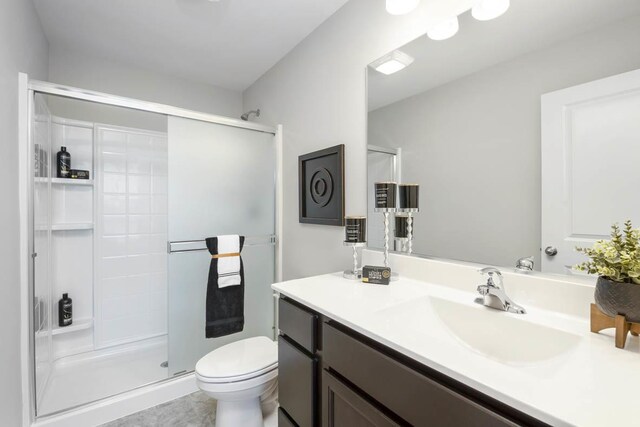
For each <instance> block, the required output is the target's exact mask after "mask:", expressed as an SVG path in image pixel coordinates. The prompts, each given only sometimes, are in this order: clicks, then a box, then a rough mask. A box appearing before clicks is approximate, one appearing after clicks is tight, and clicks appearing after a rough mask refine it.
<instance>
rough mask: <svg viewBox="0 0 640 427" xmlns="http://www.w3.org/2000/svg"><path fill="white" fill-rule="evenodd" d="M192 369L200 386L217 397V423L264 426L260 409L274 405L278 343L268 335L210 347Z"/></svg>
mask: <svg viewBox="0 0 640 427" xmlns="http://www.w3.org/2000/svg"><path fill="white" fill-rule="evenodd" d="M195 372H196V382H197V384H198V387H199V388H200V390H202V391H203V392H204V393H205V394H207V395H208V396H210V397H212V398H214V399H216V400H217V405H218V406H217V409H216V424H215V425H216V427H237V426H244V427H263V425H264V423H263V409H265V411H267V410H270V411H272V410H273V409H275V407H276V406H277V402H276V399H277V384H278V382H277V381H278V345H277V343H276V342H275V341H272V340H270V339H269V338H267V337H253V338H247V339H243V340H240V341H236V342H233V343H231V344H227V345H225V346H222V347H220V348H218V349H216V350H213V351H212V352H210V353H209V354H207V355H206V356H204V357H203V358H202V359H200V360H199V361H198V363H197V364H196V369H195ZM261 398H262V401H261ZM264 415H267V414H264Z"/></svg>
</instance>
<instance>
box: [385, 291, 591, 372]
mask: <svg viewBox="0 0 640 427" xmlns="http://www.w3.org/2000/svg"><path fill="white" fill-rule="evenodd" d="M383 311H384V314H383V316H384V317H385V320H386V322H387V325H389V326H391V327H393V328H402V329H405V330H407V329H409V330H408V332H410V333H411V334H413V335H414V336H415V337H417V338H419V337H420V336H421V335H422V336H425V338H426V335H430V336H432V335H433V334H431V333H429V331H428V329H426V328H438V327H443V326H444V329H446V331H447V332H448V333H449V334H450V335H452V336H453V337H454V338H455V339H456V340H457V341H458V342H460V343H462V344H463V345H464V346H466V347H468V348H470V349H472V350H473V351H476V352H478V353H481V354H482V355H484V356H486V357H488V358H491V359H495V360H497V361H499V362H502V363H507V364H534V363H537V362H541V361H544V360H547V359H552V358H554V357H557V356H560V355H562V354H564V353H566V352H568V351H570V350H571V349H573V348H575V347H576V346H577V345H578V344H579V343H580V340H581V337H580V336H579V335H575V334H572V333H570V332H565V331H562V330H559V329H555V328H552V327H548V326H544V325H539V324H536V323H532V322H529V321H527V320H526V319H525V317H526V315H520V314H511V313H506V312H501V311H498V310H495V309H492V308H488V307H484V306H481V305H475V304H473V303H471V304H463V303H458V302H455V301H452V300H447V299H442V298H436V297H424V298H421V299H418V300H415V301H411V302H407V303H403V304H400V305H397V306H393V307H390V308H387V309H385V310H383ZM430 313H434V314H435V317H436V318H437V319H438V320H440V322H437V321H436V322H434V320H435V319H433V317H434V316H432V315H430ZM438 323H441V324H438Z"/></svg>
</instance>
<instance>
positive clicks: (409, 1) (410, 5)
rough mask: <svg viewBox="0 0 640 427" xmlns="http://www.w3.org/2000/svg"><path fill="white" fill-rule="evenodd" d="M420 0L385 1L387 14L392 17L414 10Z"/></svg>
mask: <svg viewBox="0 0 640 427" xmlns="http://www.w3.org/2000/svg"><path fill="white" fill-rule="evenodd" d="M418 3H420V0H387V12H389V13H390V14H392V15H404V14H406V13H409V12H411V11H412V10H413V9H415V8H416V7H417V6H418Z"/></svg>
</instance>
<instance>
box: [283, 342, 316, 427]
mask: <svg viewBox="0 0 640 427" xmlns="http://www.w3.org/2000/svg"><path fill="white" fill-rule="evenodd" d="M278 400H279V401H280V406H281V407H282V408H284V410H285V411H286V412H287V414H289V415H290V416H291V418H292V419H293V421H295V423H296V424H297V425H299V426H300V427H313V426H315V425H316V409H315V408H316V403H315V402H316V359H313V358H311V357H310V356H308V355H307V354H306V353H304V352H303V351H302V350H300V349H298V348H297V347H296V346H294V345H293V344H292V343H291V342H289V340H288V339H287V338H284V337H283V336H280V337H279V338H278Z"/></svg>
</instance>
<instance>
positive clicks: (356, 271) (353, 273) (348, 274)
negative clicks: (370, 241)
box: [342, 242, 367, 280]
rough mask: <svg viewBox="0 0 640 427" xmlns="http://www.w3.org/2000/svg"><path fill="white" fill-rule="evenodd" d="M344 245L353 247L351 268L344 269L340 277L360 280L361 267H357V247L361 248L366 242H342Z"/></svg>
mask: <svg viewBox="0 0 640 427" xmlns="http://www.w3.org/2000/svg"><path fill="white" fill-rule="evenodd" d="M344 245H345V246H351V247H352V248H353V270H345V271H344V272H343V273H342V277H344V278H345V279H352V280H360V279H362V269H361V268H358V248H363V247H365V246H366V245H367V244H366V242H344Z"/></svg>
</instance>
